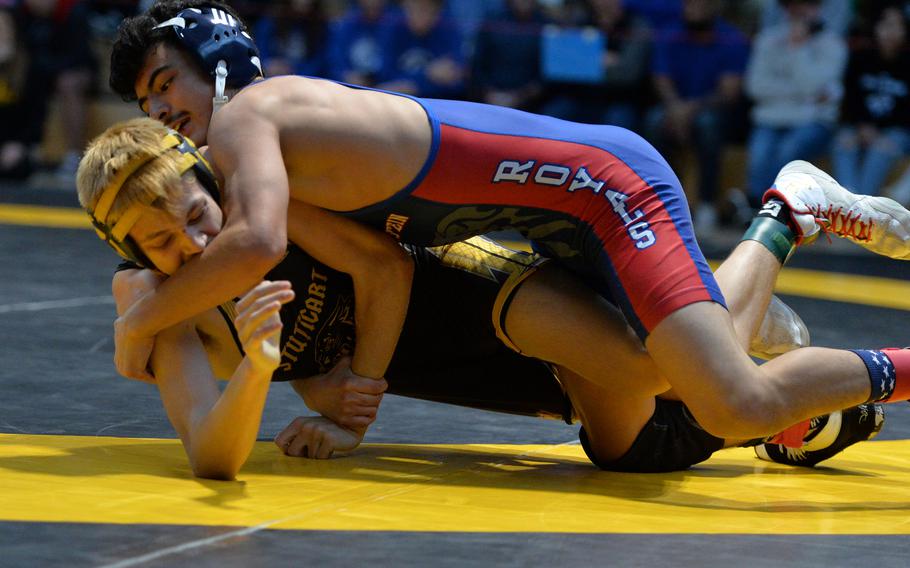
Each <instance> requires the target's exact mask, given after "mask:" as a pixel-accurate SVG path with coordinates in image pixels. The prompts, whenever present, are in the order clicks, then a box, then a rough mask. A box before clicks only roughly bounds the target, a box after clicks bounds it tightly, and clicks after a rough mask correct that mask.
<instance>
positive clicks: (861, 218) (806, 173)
mask: <svg viewBox="0 0 910 568" xmlns="http://www.w3.org/2000/svg"><path fill="white" fill-rule="evenodd" d="M772 198H776V199H780V200H781V201H783V202H785V203H786V204H787V205H788V206H789V208H790V214H791V217H792V219H793V221H794V225H795V227H791V228H793V229H795V230H798V232H799V240H800V242H802V241H804V240H806V239H809V238H811V237H813V236H815V235H816V234H818V233H819V231H822V232H824V233H828V234H831V233H833V234H835V235H837V236H839V237H843V238H845V239H848V240H851V241H853V242H855V243H856V244H858V245H860V246H862V247H864V248H867V249H869V250H871V251H872V252H875V253H878V254H881V255H884V256H890V257H891V258H897V259H910V211H907V210H906V209H904V208H903V207H901V206H900V204H899V203H897V202H896V201H894V200H893V199H889V198H887V197H877V196H872V195H857V194H855V193H850V192H849V191H847V190H846V189H844V188H843V187H841V185H840V184H839V183H837V181H836V180H835V179H834V178H832V177H831V176H829V175H828V174H826V173H825V172H823V171H822V170H820V169H818V168H816V167H815V166H813V165H812V164H810V163H809V162H803V161H801V160H795V161H793V162H790V163H789V164H787V165H786V166H784V167H783V168H782V169H781V170H780V173H778V174H777V179H775V180H774V186H773V187H772V188H771V189H769V190H768V191H767V192H765V196H764V198H763V201H765V202H767V201H768V200H769V199H772Z"/></svg>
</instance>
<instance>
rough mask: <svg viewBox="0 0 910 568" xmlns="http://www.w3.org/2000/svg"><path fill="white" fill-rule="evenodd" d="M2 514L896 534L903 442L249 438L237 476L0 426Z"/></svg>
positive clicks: (151, 450) (175, 456)
mask: <svg viewBox="0 0 910 568" xmlns="http://www.w3.org/2000/svg"><path fill="white" fill-rule="evenodd" d="M0 520H3V521H43V522H82V523H115V524H127V523H150V524H165V525H166V524H181V525H221V526H225V525H227V526H238V527H258V528H271V529H309V530H409V531H456V532H547V533H558V532H571V533H744V534H881V535H887V534H910V441H888V442H869V443H865V444H859V445H858V446H853V447H851V448H849V449H848V450H847V451H846V452H844V453H843V454H841V455H840V456H838V457H836V458H834V459H832V460H831V461H830V462H829V463H828V466H827V467H825V468H822V469H818V470H809V469H800V468H791V467H787V466H781V465H778V464H770V463H766V462H762V461H759V460H757V459H755V458H754V456H753V453H752V450H749V449H734V450H728V451H724V452H720V453H719V454H716V455H715V457H714V458H712V459H711V460H709V461H708V462H705V463H704V464H701V465H699V466H697V467H695V468H693V469H691V470H689V471H685V472H678V473H672V474H650V475H647V474H639V475H632V474H616V473H606V472H600V471H598V470H596V469H594V468H593V467H592V466H590V465H589V464H588V462H587V460H586V458H585V457H584V454H583V451H582V449H581V448H580V447H579V446H577V445H565V446H532V445H491V444H484V445H365V446H363V447H362V448H360V449H359V450H357V451H356V452H355V453H354V454H352V455H350V456H347V457H342V458H336V459H333V460H328V461H311V460H304V459H295V458H288V457H285V456H283V455H281V454H280V453H279V452H278V450H277V448H275V446H274V445H273V444H271V443H269V442H259V443H257V445H256V448H255V449H254V451H253V454H252V456H251V458H250V460H249V462H248V463H247V465H246V467H245V468H244V469H243V471H242V472H241V475H240V479H239V481H233V482H219V481H208V480H199V479H193V478H192V477H191V475H190V472H189V468H188V466H187V463H186V458H185V456H184V454H183V450H182V448H181V446H180V443H179V442H178V441H177V440H159V439H136V438H105V437H78V436H54V435H19V434H0Z"/></svg>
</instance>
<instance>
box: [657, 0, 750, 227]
mask: <svg viewBox="0 0 910 568" xmlns="http://www.w3.org/2000/svg"><path fill="white" fill-rule="evenodd" d="M683 9H684V11H683V22H682V23H681V24H679V25H677V26H674V27H671V28H668V29H666V30H664V31H662V32H659V33H658V34H657V41H656V42H655V46H654V59H653V65H652V70H653V75H654V86H655V89H656V91H657V96H658V99H659V104H658V106H656V107H655V108H653V109H651V111H649V112H648V115H647V116H646V118H645V127H644V130H645V135H646V137H648V138H649V139H650V140H651V141H652V142H653V143H654V144H655V146H657V147H658V148H659V149H660V150H661V151H662V153H664V155H666V156H670V157H671V158H672V157H673V154H674V152H673V150H677V149H681V148H693V149H694V151H695V154H696V157H697V161H698V174H699V184H698V197H699V205H698V207H697V208H696V209H695V215H694V219H695V223H696V225H697V226H698V228H699V229H700V230H705V229H710V228H711V227H713V226H714V225H715V224H716V223H717V218H718V214H717V204H716V201H717V197H718V185H719V171H720V165H721V164H720V159H721V155H722V152H723V149H724V146H725V144H726V138H727V131H726V125H727V123H728V122H729V120H728V117H729V115H730V113H731V112H732V111H733V110H734V109H736V108H737V104H738V103H739V101H740V100H741V97H742V78H743V71H744V69H745V67H746V62H747V60H748V54H749V44H748V41H747V39H746V37H745V36H744V35H743V34H742V32H740V31H739V30H738V29H736V28H734V27H733V26H732V25H730V24H728V23H727V22H725V21H724V20H723V19H721V18H720V16H719V15H718V14H719V11H720V5H719V2H718V1H717V0H683Z"/></svg>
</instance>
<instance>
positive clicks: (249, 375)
mask: <svg viewBox="0 0 910 568" xmlns="http://www.w3.org/2000/svg"><path fill="white" fill-rule="evenodd" d="M148 275H149V271H129V272H127V273H118V276H117V277H115V284H114V295H115V299H116V300H117V304H118V309H123V307H124V306H127V305H129V302H130V301H132V300H133V299H135V297H136V295H137V294H141V293H147V292H148V288H147V287H146V286H147V285H153V283H152V281H151V280H150V279H149V278H148ZM131 283H132V284H134V285H135V286H133V287H131V286H130V284H131ZM288 292H289V287H288V286H287V283H263V284H262V285H260V286H258V287H257V288H256V289H255V290H254V291H253V292H251V293H250V294H248V295H247V296H246V297H244V300H243V301H241V302H240V303H239V304H238V311H239V315H238V319H237V326H238V332H239V334H240V337H241V340H242V341H243V344H244V349H245V351H246V353H247V356H246V357H244V359H243V360H242V362H241V363H240V365H239V366H238V367H237V369H236V370H235V371H234V373H233V376H232V377H231V380H230V383H229V384H228V386H227V388H225V390H224V392H223V393H220V392H219V390H218V387H217V384H216V380H215V377H214V375H213V374H212V369H211V366H210V364H209V360H208V357H207V355H206V352H205V348H204V347H203V345H202V341H201V340H200V338H199V335H198V333H197V331H196V327H195V325H194V324H193V323H191V322H184V323H180V324H178V325H176V326H173V327H171V328H169V329H167V330H165V331H163V332H162V333H161V334H160V335H159V337H158V342H157V344H156V346H155V350H154V352H153V354H152V366H153V368H154V370H155V372H156V376H157V377H158V381H157V384H158V388H159V391H160V393H161V399H162V402H163V403H164V407H165V410H166V411H167V414H168V418H169V419H170V421H171V423H172V424H173V425H174V429H175V430H176V431H177V434H178V435H179V436H180V439H181V441H182V442H183V446H184V449H185V450H186V453H187V457H188V458H189V460H190V465H191V467H192V469H193V473H194V474H195V475H197V476H198V477H207V478H214V479H233V478H234V476H235V475H236V474H237V471H239V469H240V467H241V466H242V465H243V463H244V462H245V461H246V459H247V458H248V457H249V454H250V451H252V448H253V443H254V442H255V441H256V435H257V433H258V431H259V423H260V420H261V417H262V409H263V406H264V404H265V398H266V394H267V393H268V388H269V382H270V380H271V375H272V371H273V370H274V368H275V366H277V364H278V361H279V359H280V354H279V353H278V348H277V342H278V334H279V333H280V327H281V322H280V320H279V319H278V316H277V310H278V308H279V306H280V302H281V301H287V300H288V299H289V298H290V297H292V296H289V293H288Z"/></svg>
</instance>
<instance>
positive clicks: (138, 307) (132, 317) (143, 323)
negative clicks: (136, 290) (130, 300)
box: [120, 290, 162, 337]
mask: <svg viewBox="0 0 910 568" xmlns="http://www.w3.org/2000/svg"><path fill="white" fill-rule="evenodd" d="M154 293H155V292H154V290H152V291H150V292H149V293H148V294H146V295H144V296H142V297H141V298H139V299H138V300H136V302H135V303H134V304H133V305H132V306H130V307H129V309H127V310H126V312H124V313H123V315H122V316H120V319H121V324H122V326H123V329H124V333H125V334H126V335H129V336H131V337H148V336H151V335H155V334H157V333H158V332H160V331H162V330H160V329H154V328H153V327H152V326H150V325H149V324H150V323H153V322H151V321H149V319H150V318H148V317H146V316H145V314H144V313H143V312H144V310H143V308H144V307H145V305H146V302H147V298H148V297H149V296H151V295H152V294H154Z"/></svg>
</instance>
